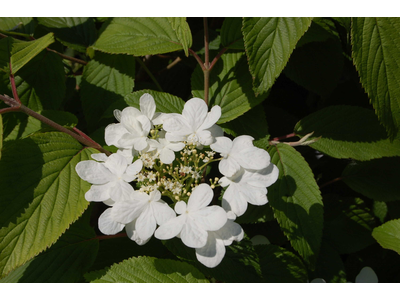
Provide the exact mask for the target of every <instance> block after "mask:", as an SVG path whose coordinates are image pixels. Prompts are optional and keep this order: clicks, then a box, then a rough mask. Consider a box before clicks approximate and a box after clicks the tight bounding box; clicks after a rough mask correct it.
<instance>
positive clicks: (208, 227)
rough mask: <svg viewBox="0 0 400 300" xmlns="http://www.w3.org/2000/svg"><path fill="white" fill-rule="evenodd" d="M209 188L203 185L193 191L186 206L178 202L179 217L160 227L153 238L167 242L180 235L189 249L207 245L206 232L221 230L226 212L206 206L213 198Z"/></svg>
mask: <svg viewBox="0 0 400 300" xmlns="http://www.w3.org/2000/svg"><path fill="white" fill-rule="evenodd" d="M213 194H214V193H213V191H212V189H211V187H210V186H209V185H207V184H205V183H203V184H200V185H198V186H197V187H196V188H195V189H193V191H192V194H191V195H190V198H189V200H188V204H187V205H186V203H185V202H184V201H179V202H177V203H176V205H175V211H176V212H177V213H178V214H179V215H180V216H178V217H176V218H173V219H171V220H169V221H168V222H166V223H164V224H163V225H161V226H160V227H159V228H158V229H157V230H156V232H155V233H154V236H155V237H156V238H158V239H160V240H168V239H172V238H173V237H175V236H177V235H180V238H181V239H182V242H183V243H184V244H185V245H186V246H188V247H190V248H201V247H204V246H205V245H206V244H207V238H208V232H207V231H216V230H219V229H221V228H222V226H224V225H225V223H226V222H227V215H226V212H225V211H224V210H223V209H222V208H221V207H219V206H216V205H213V206H208V207H207V205H208V204H210V202H211V200H212V198H213Z"/></svg>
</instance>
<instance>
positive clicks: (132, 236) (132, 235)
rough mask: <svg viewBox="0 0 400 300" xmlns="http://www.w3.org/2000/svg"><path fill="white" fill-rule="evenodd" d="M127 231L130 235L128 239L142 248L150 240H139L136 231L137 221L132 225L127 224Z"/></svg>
mask: <svg viewBox="0 0 400 300" xmlns="http://www.w3.org/2000/svg"><path fill="white" fill-rule="evenodd" d="M125 231H126V234H127V235H128V237H129V238H130V239H131V240H132V241H135V242H136V243H137V244H138V245H140V246H142V245H144V244H146V243H147V242H148V241H149V240H150V238H149V239H147V240H142V239H141V238H139V236H138V234H137V231H136V220H135V221H133V222H131V223H128V224H126V225H125Z"/></svg>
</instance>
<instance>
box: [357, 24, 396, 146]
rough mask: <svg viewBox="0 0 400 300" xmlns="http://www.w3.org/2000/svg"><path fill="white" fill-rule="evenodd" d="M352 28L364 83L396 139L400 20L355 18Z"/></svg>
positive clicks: (383, 122)
mask: <svg viewBox="0 0 400 300" xmlns="http://www.w3.org/2000/svg"><path fill="white" fill-rule="evenodd" d="M351 28H352V30H351V37H352V44H353V60H354V64H355V66H356V68H357V70H358V72H359V74H360V79H361V84H362V85H363V87H364V89H365V90H366V92H367V93H368V95H369V98H370V99H371V102H372V105H373V106H374V108H375V111H376V114H377V116H378V118H379V120H380V121H381V123H382V124H383V125H384V126H385V128H386V130H387V132H388V135H389V137H390V138H391V139H392V140H393V139H394V138H395V136H396V135H397V133H398V131H399V128H400V85H399V82H400V19H398V18H353V19H352V26H351Z"/></svg>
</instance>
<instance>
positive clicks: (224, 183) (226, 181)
mask: <svg viewBox="0 0 400 300" xmlns="http://www.w3.org/2000/svg"><path fill="white" fill-rule="evenodd" d="M218 183H219V184H220V185H221V186H222V187H226V186H228V185H230V184H231V183H232V181H231V180H229V179H228V178H227V177H222V178H221V179H220V180H219V181H218Z"/></svg>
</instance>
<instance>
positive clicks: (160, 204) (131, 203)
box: [111, 190, 176, 241]
mask: <svg viewBox="0 0 400 300" xmlns="http://www.w3.org/2000/svg"><path fill="white" fill-rule="evenodd" d="M111 216H112V218H113V220H115V221H117V222H119V223H122V224H128V223H131V222H133V221H135V220H136V222H135V230H136V234H137V236H138V237H139V238H140V239H141V240H143V241H147V240H148V239H150V237H151V236H152V235H153V233H154V231H155V230H156V227H157V224H158V225H162V224H164V223H165V222H167V221H168V220H170V219H172V218H174V217H175V216H176V214H175V212H174V210H173V209H172V208H171V207H169V206H168V204H167V203H166V202H164V201H163V200H161V193H160V191H158V190H154V191H152V192H151V193H150V194H146V193H144V192H139V191H134V192H133V193H131V197H130V199H127V200H124V201H118V202H117V203H115V205H114V206H113V207H112V211H111Z"/></svg>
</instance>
